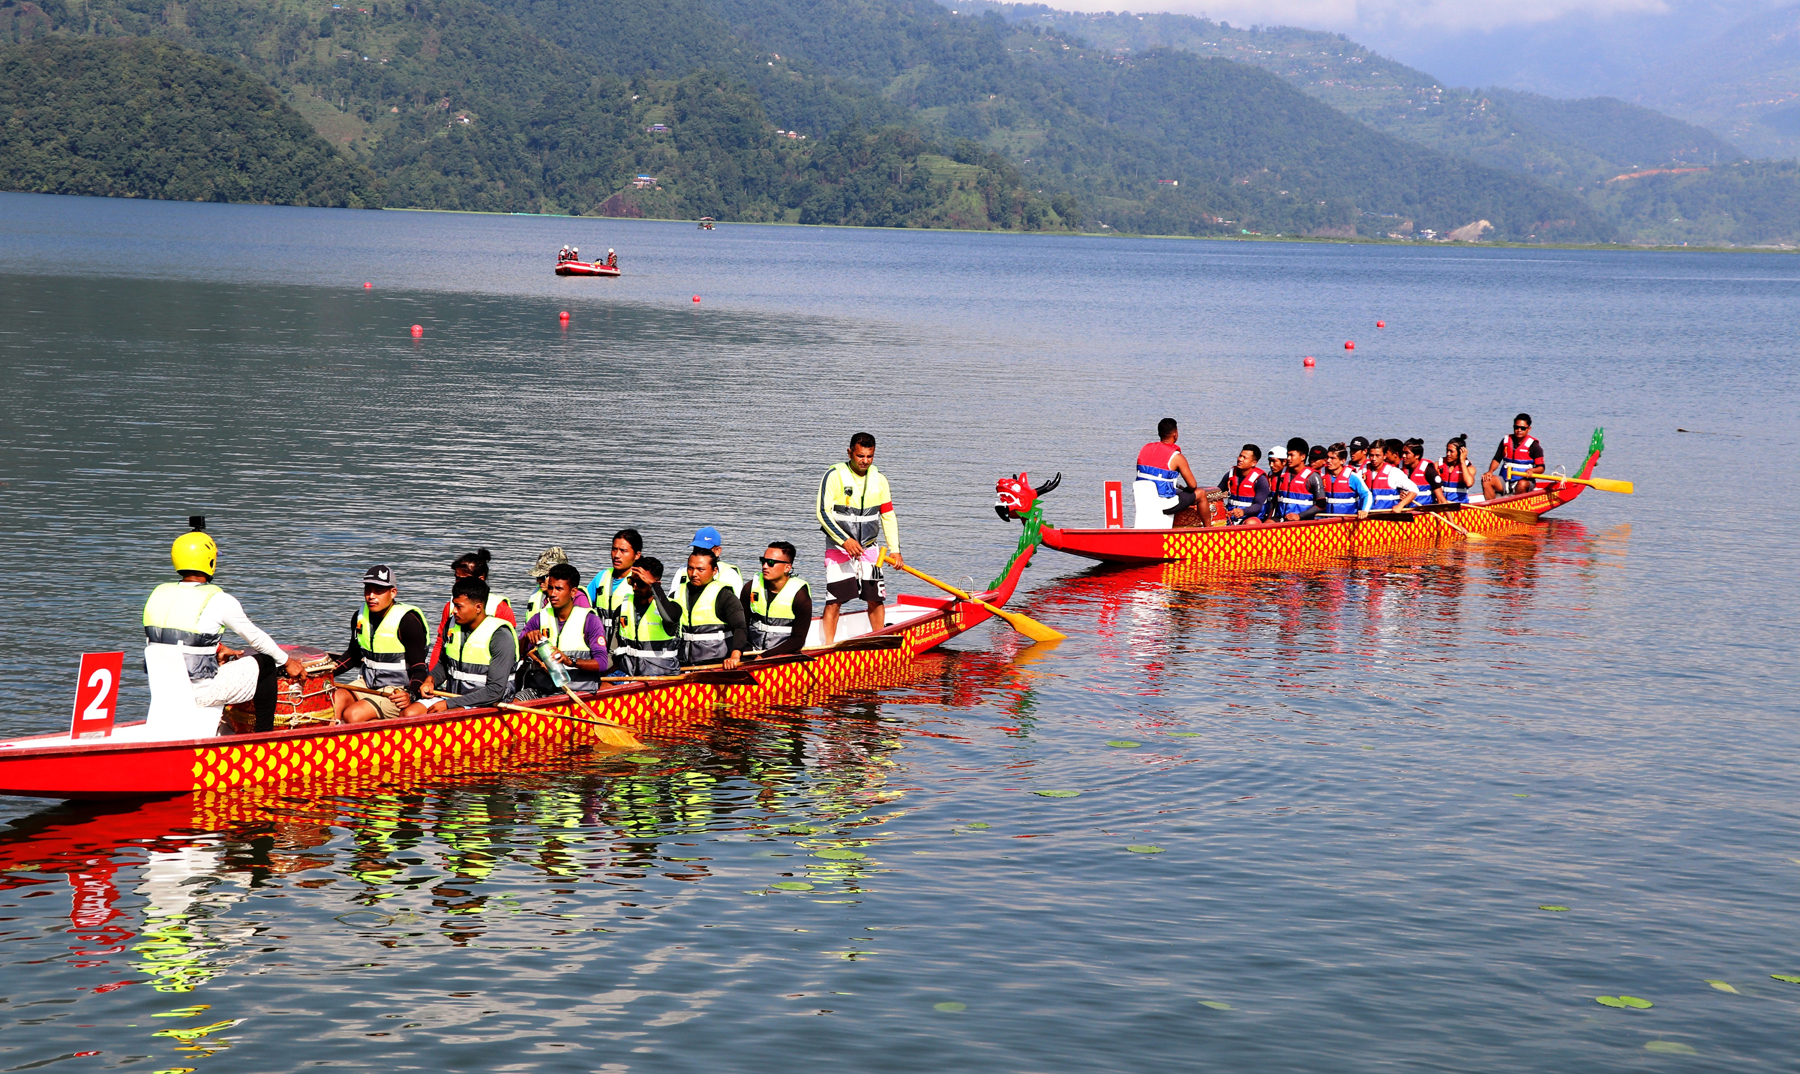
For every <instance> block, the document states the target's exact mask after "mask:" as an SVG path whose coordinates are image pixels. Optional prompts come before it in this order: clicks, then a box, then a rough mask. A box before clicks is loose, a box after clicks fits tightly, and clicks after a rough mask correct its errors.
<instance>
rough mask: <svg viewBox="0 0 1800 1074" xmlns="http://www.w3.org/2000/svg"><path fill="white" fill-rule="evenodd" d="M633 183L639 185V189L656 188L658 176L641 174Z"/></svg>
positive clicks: (635, 185)
mask: <svg viewBox="0 0 1800 1074" xmlns="http://www.w3.org/2000/svg"><path fill="white" fill-rule="evenodd" d="M631 185H632V186H634V187H637V188H638V189H639V190H655V189H656V176H654V175H640V176H638V177H637V178H636V179H633V180H632V181H631Z"/></svg>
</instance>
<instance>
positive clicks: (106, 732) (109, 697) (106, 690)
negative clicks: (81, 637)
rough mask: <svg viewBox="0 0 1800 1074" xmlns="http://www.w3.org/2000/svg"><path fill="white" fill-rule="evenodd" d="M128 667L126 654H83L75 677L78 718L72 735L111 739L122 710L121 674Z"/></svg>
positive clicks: (71, 732)
mask: <svg viewBox="0 0 1800 1074" xmlns="http://www.w3.org/2000/svg"><path fill="white" fill-rule="evenodd" d="M124 670H125V654H124V653H82V654H81V674H80V675H79V676H77V677H76V679H75V718H74V719H73V720H72V721H71V722H70V724H69V737H70V738H109V737H111V736H112V730H113V720H114V718H115V717H116V716H117V714H118V709H119V677H120V675H121V674H122V673H123V672H124Z"/></svg>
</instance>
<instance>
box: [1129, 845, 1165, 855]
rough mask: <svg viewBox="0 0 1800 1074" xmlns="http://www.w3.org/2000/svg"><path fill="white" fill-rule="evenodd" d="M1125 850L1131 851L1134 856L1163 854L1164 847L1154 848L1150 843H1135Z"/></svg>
mask: <svg viewBox="0 0 1800 1074" xmlns="http://www.w3.org/2000/svg"><path fill="white" fill-rule="evenodd" d="M1125 849H1126V850H1129V851H1131V852H1132V853H1133V854H1161V853H1162V852H1163V848H1162V847H1159V846H1154V845H1152V844H1150V843H1133V844H1132V845H1130V846H1128V847H1126V848H1125Z"/></svg>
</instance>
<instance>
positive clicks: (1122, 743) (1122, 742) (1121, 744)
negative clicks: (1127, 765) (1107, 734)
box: [1106, 738, 1143, 750]
mask: <svg viewBox="0 0 1800 1074" xmlns="http://www.w3.org/2000/svg"><path fill="white" fill-rule="evenodd" d="M1106 744H1107V745H1108V746H1111V747H1112V748H1113V749H1115V750H1135V749H1137V748H1138V747H1139V746H1142V745H1143V743H1142V742H1133V741H1131V740H1130V739H1128V738H1115V739H1110V740H1108V741H1107V743H1106Z"/></svg>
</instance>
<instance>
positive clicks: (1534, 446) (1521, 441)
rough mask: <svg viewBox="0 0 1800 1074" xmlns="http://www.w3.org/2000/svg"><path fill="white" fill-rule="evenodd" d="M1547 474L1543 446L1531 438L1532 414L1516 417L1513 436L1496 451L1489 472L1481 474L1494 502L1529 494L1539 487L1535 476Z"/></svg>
mask: <svg viewBox="0 0 1800 1074" xmlns="http://www.w3.org/2000/svg"><path fill="white" fill-rule="evenodd" d="M1543 472H1544V445H1543V444H1540V443H1539V442H1538V441H1537V440H1536V439H1535V438H1534V437H1533V436H1532V435H1531V415H1530V414H1519V415H1517V416H1515V417H1514V418H1513V431H1512V435H1511V436H1508V437H1506V438H1504V439H1502V440H1501V441H1500V446H1499V447H1497V448H1495V449H1494V459H1493V461H1492V462H1490V463H1488V468H1487V473H1485V474H1482V475H1481V491H1482V493H1483V494H1485V495H1486V496H1487V498H1488V499H1490V500H1492V499H1494V498H1496V497H1499V496H1505V495H1507V494H1509V493H1514V492H1530V491H1531V490H1532V489H1534V488H1536V487H1537V482H1536V481H1535V480H1533V478H1534V476H1535V475H1537V474H1541V473H1543Z"/></svg>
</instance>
